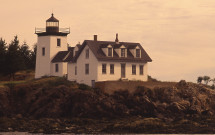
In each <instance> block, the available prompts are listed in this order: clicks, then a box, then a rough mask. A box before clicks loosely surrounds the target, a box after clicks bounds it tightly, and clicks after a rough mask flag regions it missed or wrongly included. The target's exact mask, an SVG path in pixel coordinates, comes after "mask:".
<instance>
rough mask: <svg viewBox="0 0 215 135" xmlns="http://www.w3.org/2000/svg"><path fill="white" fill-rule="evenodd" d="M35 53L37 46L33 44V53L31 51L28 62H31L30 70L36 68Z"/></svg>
mask: <svg viewBox="0 0 215 135" xmlns="http://www.w3.org/2000/svg"><path fill="white" fill-rule="evenodd" d="M36 53H37V44H35V45H34V46H33V51H31V54H30V60H31V63H30V67H29V68H30V69H35V66H36Z"/></svg>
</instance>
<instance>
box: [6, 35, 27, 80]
mask: <svg viewBox="0 0 215 135" xmlns="http://www.w3.org/2000/svg"><path fill="white" fill-rule="evenodd" d="M19 49H20V48H19V40H18V37H17V36H15V37H14V40H12V41H11V43H10V44H9V46H8V50H7V53H6V62H5V63H6V70H5V74H6V75H10V79H11V77H12V78H13V79H14V75H15V73H16V72H17V71H19V70H21V69H23V68H24V61H23V59H22V57H21V55H22V54H21V52H20V50H19Z"/></svg>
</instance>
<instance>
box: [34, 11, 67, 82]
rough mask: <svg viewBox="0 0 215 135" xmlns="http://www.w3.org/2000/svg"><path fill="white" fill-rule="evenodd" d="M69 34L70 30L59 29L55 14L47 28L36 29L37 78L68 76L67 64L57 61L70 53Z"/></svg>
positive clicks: (47, 22) (48, 21)
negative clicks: (68, 45)
mask: <svg viewBox="0 0 215 135" xmlns="http://www.w3.org/2000/svg"><path fill="white" fill-rule="evenodd" d="M69 33H70V29H69V28H59V20H58V19H56V18H55V17H54V14H53V13H52V15H51V17H50V18H49V19H47V20H46V28H35V34H37V53H36V69H35V78H41V77H42V76H64V75H66V74H67V63H66V62H63V61H62V60H56V59H57V58H59V55H60V56H61V57H63V56H66V55H67V54H68V53H69V51H68V47H67V35H68V34H69ZM56 57H57V58H56ZM54 59H55V60H54Z"/></svg>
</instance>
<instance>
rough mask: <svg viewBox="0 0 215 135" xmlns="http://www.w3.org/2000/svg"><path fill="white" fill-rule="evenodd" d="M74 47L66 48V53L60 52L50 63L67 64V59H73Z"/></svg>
mask: <svg viewBox="0 0 215 135" xmlns="http://www.w3.org/2000/svg"><path fill="white" fill-rule="evenodd" d="M73 50H74V47H68V51H60V52H58V53H57V54H56V55H55V57H54V58H53V59H52V63H55V62H67V61H68V60H69V59H72V58H73Z"/></svg>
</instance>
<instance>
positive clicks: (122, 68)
mask: <svg viewBox="0 0 215 135" xmlns="http://www.w3.org/2000/svg"><path fill="white" fill-rule="evenodd" d="M121 78H125V64H121Z"/></svg>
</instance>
